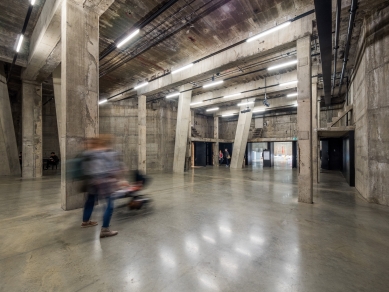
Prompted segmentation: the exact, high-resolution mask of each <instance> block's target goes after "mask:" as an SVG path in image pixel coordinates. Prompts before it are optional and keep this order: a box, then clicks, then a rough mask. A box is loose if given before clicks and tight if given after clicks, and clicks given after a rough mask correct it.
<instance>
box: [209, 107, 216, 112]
mask: <svg viewBox="0 0 389 292" xmlns="http://www.w3.org/2000/svg"><path fill="white" fill-rule="evenodd" d="M217 110H219V108H218V107H213V108H209V109H207V112H213V111H217Z"/></svg>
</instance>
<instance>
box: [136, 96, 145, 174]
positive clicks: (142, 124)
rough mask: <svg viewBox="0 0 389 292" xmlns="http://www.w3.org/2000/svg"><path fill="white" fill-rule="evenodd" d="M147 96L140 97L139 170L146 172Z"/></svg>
mask: <svg viewBox="0 0 389 292" xmlns="http://www.w3.org/2000/svg"><path fill="white" fill-rule="evenodd" d="M146 114H147V111H146V96H145V95H140V96H139V97H138V170H139V171H141V172H142V173H143V174H146Z"/></svg>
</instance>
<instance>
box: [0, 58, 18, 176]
mask: <svg viewBox="0 0 389 292" xmlns="http://www.w3.org/2000/svg"><path fill="white" fill-rule="evenodd" d="M0 153H1V156H2V160H1V163H0V176H1V175H19V176H20V171H21V170H20V165H19V155H18V148H17V144H16V136H15V128H14V123H13V119H12V110H11V104H10V102H9V95H8V86H7V83H6V77H5V74H4V63H3V62H0Z"/></svg>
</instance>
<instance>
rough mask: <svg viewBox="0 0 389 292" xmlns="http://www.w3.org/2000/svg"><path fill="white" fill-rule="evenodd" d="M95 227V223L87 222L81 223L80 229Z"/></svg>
mask: <svg viewBox="0 0 389 292" xmlns="http://www.w3.org/2000/svg"><path fill="white" fill-rule="evenodd" d="M96 225H98V223H97V222H96V221H88V222H82V223H81V227H82V228H85V227H92V226H96Z"/></svg>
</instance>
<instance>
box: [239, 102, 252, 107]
mask: <svg viewBox="0 0 389 292" xmlns="http://www.w3.org/2000/svg"><path fill="white" fill-rule="evenodd" d="M253 103H254V101H249V102H242V103H238V106H242V105H248V104H253Z"/></svg>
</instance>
